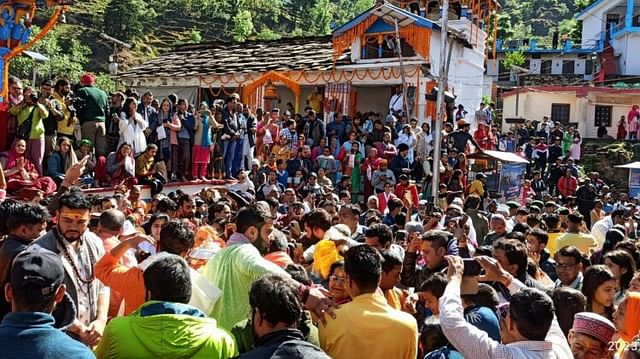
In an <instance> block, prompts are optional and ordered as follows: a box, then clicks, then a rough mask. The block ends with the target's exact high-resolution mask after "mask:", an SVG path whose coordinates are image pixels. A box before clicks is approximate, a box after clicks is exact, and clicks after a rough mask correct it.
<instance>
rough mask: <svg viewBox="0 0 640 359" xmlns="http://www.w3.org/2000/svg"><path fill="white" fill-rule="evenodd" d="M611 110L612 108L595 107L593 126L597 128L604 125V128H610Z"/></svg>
mask: <svg viewBox="0 0 640 359" xmlns="http://www.w3.org/2000/svg"><path fill="white" fill-rule="evenodd" d="M612 110H613V106H599V105H596V116H595V120H594V124H593V125H594V126H596V127H599V126H600V125H604V126H606V127H611V112H612Z"/></svg>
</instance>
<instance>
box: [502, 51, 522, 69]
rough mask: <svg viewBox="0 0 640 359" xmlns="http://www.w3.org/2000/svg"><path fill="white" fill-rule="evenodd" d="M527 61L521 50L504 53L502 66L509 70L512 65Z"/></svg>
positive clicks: (519, 64) (520, 64)
mask: <svg viewBox="0 0 640 359" xmlns="http://www.w3.org/2000/svg"><path fill="white" fill-rule="evenodd" d="M526 61H527V58H526V57H525V56H524V52H523V51H522V50H519V51H512V52H507V53H505V56H504V60H503V61H502V64H503V65H504V68H505V69H507V70H510V69H511V68H512V67H513V66H522V65H524V63H525V62H526Z"/></svg>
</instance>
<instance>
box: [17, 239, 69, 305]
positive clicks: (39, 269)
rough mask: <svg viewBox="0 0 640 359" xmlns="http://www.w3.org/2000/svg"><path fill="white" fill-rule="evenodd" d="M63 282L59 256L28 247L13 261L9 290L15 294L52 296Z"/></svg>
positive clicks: (36, 247) (39, 248) (40, 248)
mask: <svg viewBox="0 0 640 359" xmlns="http://www.w3.org/2000/svg"><path fill="white" fill-rule="evenodd" d="M63 280H64V267H63V266H62V260H61V259H60V256H59V255H57V254H55V253H53V252H51V251H49V250H47V249H44V248H42V247H40V246H37V245H34V246H30V247H28V248H27V249H25V250H24V251H22V252H20V253H18V255H17V256H16V258H15V259H14V260H13V265H12V266H11V288H12V289H13V290H14V291H16V292H17V291H21V292H28V293H32V294H33V295H40V296H48V295H52V294H54V293H55V291H56V289H58V287H59V286H60V285H61V284H62V281H63ZM32 291H35V292H32Z"/></svg>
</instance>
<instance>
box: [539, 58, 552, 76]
mask: <svg viewBox="0 0 640 359" xmlns="http://www.w3.org/2000/svg"><path fill="white" fill-rule="evenodd" d="M540 74H541V75H551V60H542V64H541V65H540Z"/></svg>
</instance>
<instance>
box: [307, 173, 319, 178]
mask: <svg viewBox="0 0 640 359" xmlns="http://www.w3.org/2000/svg"><path fill="white" fill-rule="evenodd" d="M309 177H315V178H318V174H317V173H315V172H311V173H309Z"/></svg>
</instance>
